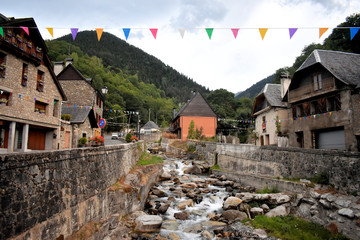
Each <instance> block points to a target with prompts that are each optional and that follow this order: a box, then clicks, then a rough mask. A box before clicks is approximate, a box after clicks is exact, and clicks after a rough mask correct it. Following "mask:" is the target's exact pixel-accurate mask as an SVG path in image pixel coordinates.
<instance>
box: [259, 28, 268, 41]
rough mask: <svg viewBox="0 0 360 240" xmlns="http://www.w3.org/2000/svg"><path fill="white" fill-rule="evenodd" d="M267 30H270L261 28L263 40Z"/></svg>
mask: <svg viewBox="0 0 360 240" xmlns="http://www.w3.org/2000/svg"><path fill="white" fill-rule="evenodd" d="M267 30H268V29H267V28H259V32H260V35H261V39H262V40H264V37H265V34H266V32H267Z"/></svg>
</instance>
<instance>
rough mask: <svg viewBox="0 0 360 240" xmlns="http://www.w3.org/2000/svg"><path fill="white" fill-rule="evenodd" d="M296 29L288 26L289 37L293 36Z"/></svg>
mask: <svg viewBox="0 0 360 240" xmlns="http://www.w3.org/2000/svg"><path fill="white" fill-rule="evenodd" d="M297 30H298V29H297V28H289V34H290V39H291V38H292V37H293V36H294V34H295V33H296V31H297Z"/></svg>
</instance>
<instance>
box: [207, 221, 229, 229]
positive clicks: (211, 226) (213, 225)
mask: <svg viewBox="0 0 360 240" xmlns="http://www.w3.org/2000/svg"><path fill="white" fill-rule="evenodd" d="M203 226H204V227H205V228H206V229H207V230H208V231H212V230H213V229H217V228H219V227H225V226H226V223H223V222H217V221H207V222H204V223H203Z"/></svg>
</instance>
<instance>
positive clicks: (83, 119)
mask: <svg viewBox="0 0 360 240" xmlns="http://www.w3.org/2000/svg"><path fill="white" fill-rule="evenodd" d="M54 70H55V73H56V74H57V78H58V80H59V82H60V84H61V86H62V88H63V89H64V92H65V93H66V96H67V98H68V101H67V102H66V103H65V104H63V106H62V114H70V115H71V120H70V124H71V125H72V131H71V136H72V137H71V144H70V146H72V147H76V146H77V142H78V139H80V138H81V137H87V138H91V137H94V136H100V135H101V129H100V128H99V127H98V125H97V123H98V122H99V120H100V119H101V118H102V115H103V106H104V96H103V94H102V93H100V92H99V91H98V90H96V89H95V88H94V86H93V85H92V84H91V79H87V78H85V77H84V76H83V75H82V74H81V73H80V72H79V70H77V69H76V68H75V67H74V65H73V64H72V59H66V62H65V68H63V62H55V63H54ZM63 134H67V135H69V133H66V132H63ZM66 139H67V138H66Z"/></svg>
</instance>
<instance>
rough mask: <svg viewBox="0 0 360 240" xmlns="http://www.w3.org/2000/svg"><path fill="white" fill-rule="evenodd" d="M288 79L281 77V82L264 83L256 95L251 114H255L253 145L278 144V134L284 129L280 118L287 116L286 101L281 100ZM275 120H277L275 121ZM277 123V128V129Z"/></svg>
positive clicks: (288, 81)
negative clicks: (254, 140)
mask: <svg viewBox="0 0 360 240" xmlns="http://www.w3.org/2000/svg"><path fill="white" fill-rule="evenodd" d="M289 83H290V79H282V84H270V83H268V84H266V85H265V86H264V88H263V89H262V90H261V92H260V93H259V94H258V95H257V96H256V98H255V101H254V105H253V110H252V115H253V116H256V121H255V132H256V134H257V136H258V138H257V139H256V142H255V145H260V146H262V145H274V144H278V135H281V134H282V133H285V132H284V129H286V126H285V124H286V123H284V122H279V120H280V119H285V118H286V117H287V108H286V103H285V102H282V98H283V96H284V93H285V92H286V90H287V87H286V86H284V84H286V85H287V86H288V84H289ZM276 121H277V122H276ZM277 125H278V129H277Z"/></svg>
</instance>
